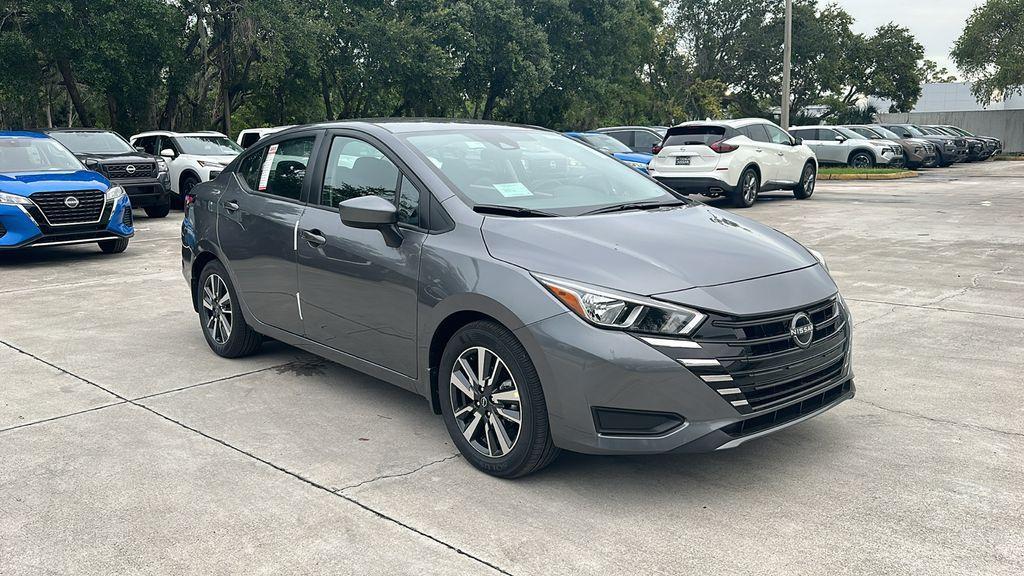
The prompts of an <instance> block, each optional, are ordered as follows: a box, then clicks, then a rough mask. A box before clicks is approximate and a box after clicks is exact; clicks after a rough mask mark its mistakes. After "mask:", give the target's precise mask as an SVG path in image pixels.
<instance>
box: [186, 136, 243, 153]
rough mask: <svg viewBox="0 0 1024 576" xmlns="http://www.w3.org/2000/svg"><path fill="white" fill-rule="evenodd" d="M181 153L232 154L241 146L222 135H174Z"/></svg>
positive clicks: (239, 150) (240, 148) (237, 151)
mask: <svg viewBox="0 0 1024 576" xmlns="http://www.w3.org/2000/svg"><path fill="white" fill-rule="evenodd" d="M174 141H175V142H176V143H177V144H178V148H179V149H180V150H181V153H182V154H192V155H195V156H234V155H236V154H238V153H239V152H241V151H242V147H241V146H239V145H238V144H235V143H234V142H232V141H231V140H228V139H227V138H225V137H223V136H176V137H175V138H174Z"/></svg>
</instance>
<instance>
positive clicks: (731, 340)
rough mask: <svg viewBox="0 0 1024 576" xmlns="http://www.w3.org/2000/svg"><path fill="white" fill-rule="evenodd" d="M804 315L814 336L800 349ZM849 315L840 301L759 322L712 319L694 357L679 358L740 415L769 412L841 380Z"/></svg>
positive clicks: (701, 334) (761, 318)
mask: <svg viewBox="0 0 1024 576" xmlns="http://www.w3.org/2000/svg"><path fill="white" fill-rule="evenodd" d="M801 312H804V313H806V314H807V315H808V317H809V318H810V323H811V324H813V326H814V328H813V336H812V338H811V342H810V344H808V345H807V347H806V348H802V347H800V346H799V345H798V344H797V342H796V340H795V338H794V336H793V334H792V333H791V325H792V323H793V319H794V317H795V316H796V315H797V314H799V313H801ZM846 320H847V315H846V314H845V312H844V311H843V309H842V306H841V305H840V303H839V302H838V300H837V299H836V298H830V299H828V300H826V301H823V302H818V303H816V304H812V305H810V306H807V307H806V308H804V309H803V310H791V311H787V312H783V313H777V314H768V315H761V316H754V317H733V316H724V315H718V314H709V318H708V319H707V320H705V322H704V324H703V325H702V326H701V328H700V329H699V330H698V331H697V333H696V334H695V335H694V337H693V340H694V341H695V342H697V343H698V344H699V345H700V349H699V350H698V349H694V350H687V352H689V354H687V355H688V356H692V358H679V356H680V354H679V352H678V351H676V352H675V355H674V357H676V358H678V359H679V362H680V363H682V364H683V365H684V366H687V367H688V368H689V370H690V371H691V372H693V373H694V374H695V375H697V376H698V377H700V378H701V379H702V380H704V382H706V383H707V384H708V386H711V387H712V388H713V389H715V390H716V391H717V392H718V393H719V394H721V395H722V397H723V398H725V399H726V400H727V401H729V402H730V403H731V404H732V405H733V406H734V407H736V409H737V410H739V411H740V412H742V413H750V412H756V411H761V410H768V409H771V408H775V407H778V406H779V405H781V404H785V403H786V402H788V401H791V400H793V399H795V398H799V397H802V396H804V395H808V394H812V393H814V392H815V391H817V390H821V389H822V388H824V387H827V386H828V385H830V384H833V383H835V382H836V381H837V380H838V379H839V378H841V377H842V375H843V373H844V371H845V364H846V360H847V357H848V353H849V346H850V341H849V340H850V331H849V327H848V326H847V322H846Z"/></svg>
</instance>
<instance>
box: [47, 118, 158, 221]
mask: <svg viewBox="0 0 1024 576" xmlns="http://www.w3.org/2000/svg"><path fill="white" fill-rule="evenodd" d="M40 132H43V133H45V134H47V135H49V136H50V137H51V138H53V139H54V140H56V141H58V142H60V143H61V144H63V145H64V147H65V148H67V149H68V150H70V151H71V152H72V153H73V154H74V155H75V156H77V157H78V159H79V160H81V161H82V163H83V164H85V165H86V167H88V168H89V169H90V170H95V171H96V172H99V173H100V174H103V175H104V176H106V177H107V179H108V180H110V181H111V182H113V183H114V184H118V185H120V186H121V187H122V188H124V189H125V192H127V193H128V198H129V199H131V202H132V208H142V209H144V210H145V211H146V215H147V216H149V217H150V218H163V217H164V216H167V213H168V212H170V210H171V181H170V178H169V177H168V175H167V163H166V162H165V161H164V159H163V158H160V157H159V156H153V155H152V154H146V153H145V152H140V151H139V150H137V149H136V148H132V145H131V144H129V143H128V141H127V140H125V139H124V138H122V137H121V135H120V134H118V133H116V132H111V131H109V130H101V129H97V128H45V129H43V130H40Z"/></svg>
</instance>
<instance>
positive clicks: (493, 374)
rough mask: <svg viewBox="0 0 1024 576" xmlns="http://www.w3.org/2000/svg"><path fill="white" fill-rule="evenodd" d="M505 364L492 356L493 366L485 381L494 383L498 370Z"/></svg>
mask: <svg viewBox="0 0 1024 576" xmlns="http://www.w3.org/2000/svg"><path fill="white" fill-rule="evenodd" d="M504 366H505V363H504V362H502V361H501V358H498V357H497V356H495V357H494V367H493V368H492V369H491V375H490V376H488V377H487V382H489V383H490V384H492V385H493V384H494V383H495V382H497V381H498V370H500V369H501V368H502V367H504Z"/></svg>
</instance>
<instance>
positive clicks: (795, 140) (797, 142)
mask: <svg viewBox="0 0 1024 576" xmlns="http://www.w3.org/2000/svg"><path fill="white" fill-rule="evenodd" d="M803 143H804V139H803V138H801V137H799V136H793V146H799V145H801V144H803Z"/></svg>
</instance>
